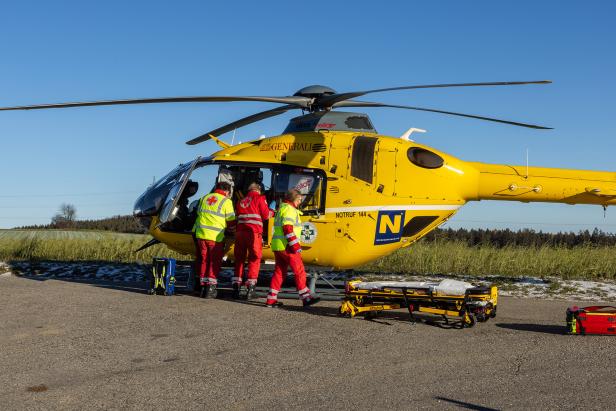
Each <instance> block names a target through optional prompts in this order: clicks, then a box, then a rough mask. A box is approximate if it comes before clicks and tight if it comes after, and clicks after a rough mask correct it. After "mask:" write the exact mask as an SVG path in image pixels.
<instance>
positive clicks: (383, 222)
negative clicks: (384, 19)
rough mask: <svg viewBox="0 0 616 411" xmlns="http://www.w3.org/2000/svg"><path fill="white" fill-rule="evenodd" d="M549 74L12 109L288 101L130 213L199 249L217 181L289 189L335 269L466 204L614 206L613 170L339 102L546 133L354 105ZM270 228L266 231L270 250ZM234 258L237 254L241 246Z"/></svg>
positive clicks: (402, 242) (401, 240) (213, 134)
mask: <svg viewBox="0 0 616 411" xmlns="http://www.w3.org/2000/svg"><path fill="white" fill-rule="evenodd" d="M548 83H550V81H525V82H491V83H462V84H434V85H418V86H404V87H393V88H385V89H375V90H366V91H358V92H346V93H337V92H336V91H335V90H333V89H331V88H329V87H326V86H318V85H314V86H308V87H304V88H302V89H301V90H299V91H297V92H296V93H295V94H294V95H293V96H284V97H267V96H265V97H262V96H239V97H227V96H218V97H209V96H200V97H169V98H151V99H133V100H109V101H94V102H79V103H60V104H45V105H35V106H20V107H5V108H0V110H30V109H46V108H66V107H82V106H101V105H118V104H142V103H145V104H148V103H174V102H231V101H257V102H268V103H279V104H283V105H282V106H279V107H276V108H274V109H271V110H267V111H263V112H260V113H257V114H254V115H251V116H248V117H245V118H243V119H240V120H237V121H235V122H233V123H230V124H227V125H225V126H223V127H220V128H217V129H216V130H212V131H210V132H208V133H205V134H203V135H201V136H199V137H197V138H194V139H192V140H190V141H188V142H187V144H191V145H192V144H197V143H201V142H204V141H206V140H209V139H213V140H214V141H215V142H216V143H217V144H218V145H219V146H220V147H221V150H219V151H217V152H215V153H213V154H211V155H209V156H207V157H199V158H197V159H195V160H193V161H191V162H187V163H184V164H180V165H179V166H177V167H176V168H175V169H173V170H172V171H171V172H169V173H168V174H167V175H166V176H165V177H163V178H162V179H160V180H159V181H157V182H156V183H154V184H153V185H152V186H150V187H149V188H148V189H147V190H146V191H145V192H144V193H143V194H142V195H141V196H140V197H139V198H138V199H137V201H136V203H135V208H134V216H135V217H136V218H137V219H138V220H139V221H140V223H141V224H142V225H144V226H145V227H146V228H147V229H148V231H149V233H150V234H151V235H152V236H153V237H154V239H153V240H152V241H150V242H148V243H147V244H146V245H144V247H142V249H143V248H145V247H147V246H149V245H152V244H155V243H158V242H162V243H164V244H166V245H167V246H168V247H169V248H170V249H173V250H175V251H178V252H180V253H184V254H194V253H195V247H194V243H193V239H192V235H191V227H192V222H193V221H194V208H195V206H196V203H197V202H198V199H199V198H200V197H201V195H203V194H205V193H207V192H209V189H210V188H211V187H212V186H213V184H214V183H215V182H216V181H227V182H229V183H231V184H232V186H233V188H234V190H233V191H234V193H233V194H232V195H233V197H234V199H236V200H239V199H240V198H241V193H243V192H245V190H246V188H247V187H248V185H249V184H250V183H253V182H258V183H260V184H261V185H262V186H263V188H264V193H265V195H266V198H267V200H268V202H270V203H271V207H272V208H274V207H276V205H277V204H279V203H280V201H281V199H282V197H283V196H284V193H285V192H287V191H288V190H289V189H290V188H296V189H298V190H299V191H300V192H301V193H302V194H303V195H304V201H303V203H302V205H301V207H300V208H301V210H302V212H303V217H302V222H303V230H302V234H301V239H300V241H301V243H302V248H303V249H304V252H303V254H302V256H303V259H304V262H305V263H307V264H310V265H316V266H324V267H331V268H338V269H346V268H353V267H355V266H358V265H360V264H363V263H366V262H368V261H371V260H374V259H376V258H379V257H382V256H384V255H387V254H390V253H392V252H394V251H396V250H397V249H399V248H403V247H408V246H410V245H411V244H412V243H413V242H415V241H417V240H418V239H419V238H421V237H422V236H424V235H426V234H427V233H428V232H430V231H431V230H433V229H434V228H436V227H438V226H439V225H441V224H443V223H444V222H445V221H447V219H449V218H450V217H451V216H452V215H454V214H455V213H456V212H457V211H458V209H459V208H460V207H462V206H463V205H464V204H466V203H467V202H468V201H478V200H506V201H523V202H531V201H533V202H535V201H541V202H554V203H567V204H598V205H602V206H608V205H613V204H616V173H614V172H604V171H585V170H567V169H556V168H539V167H528V166H511V165H499V164H485V163H478V162H466V161H463V160H460V159H458V158H456V157H453V156H451V155H449V154H446V153H443V152H441V151H439V150H436V149H433V148H430V147H428V146H425V145H422V144H418V143H416V142H415V141H413V140H412V139H410V136H411V133H412V132H414V131H417V129H410V130H409V131H407V132H406V133H404V135H402V136H401V137H389V136H384V135H380V134H378V133H377V131H376V130H375V128H374V126H373V125H372V122H371V121H370V118H369V117H368V116H367V115H366V114H362V113H355V112H353V113H350V112H340V111H334V109H338V108H342V107H355V108H361V107H367V108H368V107H392V108H400V109H410V110H419V111H428V112H434V113H441V114H448V115H454V116H461V117H468V118H475V119H480V120H487V121H493V122H498V123H504V124H511V125H515V126H522V127H530V128H535V129H548V127H542V126H537V125H532V124H525V123H519V122H513V121H507V120H500V119H495V118H491V117H484V116H476V115H470V114H462V113H455V112H450V111H443V110H436V109H429V108H422V107H411V106H400V105H390V104H384V103H376V102H369V101H358V100H354V99H355V98H357V97H361V96H363V95H366V94H372V93H379V92H388V91H396V90H412V89H425V88H442V87H478V86H513V85H524V84H548ZM294 109H300V110H302V115H301V116H299V117H295V118H293V119H291V120H290V122H289V124H288V125H287V127H286V129H285V130H284V131H283V133H282V134H281V135H278V136H274V137H268V138H263V137H262V138H257V139H255V140H252V141H248V142H245V143H241V144H237V145H229V144H227V143H225V142H223V141H221V140H220V139H219V138H218V137H217V136H220V135H222V134H224V133H226V132H229V131H233V130H235V129H237V128H239V127H242V126H245V125H247V124H250V123H254V122H256V121H259V120H263V119H266V118H269V117H273V116H276V115H279V114H283V113H285V112H287V111H289V110H294ZM272 231H273V225H272V224H270V225H269V227H268V228H267V229H266V230H265V233H264V245H263V257H264V259H273V252H272V251H271V250H270V248H269V243H270V240H271V238H272ZM227 256H228V257H229V258H230V259H232V258H233V252H232V250H231V249H229V250H228V252H227Z"/></svg>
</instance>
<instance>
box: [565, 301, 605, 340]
mask: <svg viewBox="0 0 616 411" xmlns="http://www.w3.org/2000/svg"><path fill="white" fill-rule="evenodd" d="M567 332H568V333H569V334H582V335H585V334H601V335H616V307H612V306H609V305H593V306H590V307H582V308H580V307H576V306H573V307H569V308H567Z"/></svg>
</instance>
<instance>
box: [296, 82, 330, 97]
mask: <svg viewBox="0 0 616 411" xmlns="http://www.w3.org/2000/svg"><path fill="white" fill-rule="evenodd" d="M332 94H336V90H334V89H333V88H331V87H327V86H319V85H316V84H315V85H313V86H308V87H304V88H302V89H299V90H297V91H296V92H295V94H293V95H294V96H298V97H308V98H317V97H322V96H330V95H332Z"/></svg>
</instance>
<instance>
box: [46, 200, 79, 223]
mask: <svg viewBox="0 0 616 411" xmlns="http://www.w3.org/2000/svg"><path fill="white" fill-rule="evenodd" d="M76 218H77V209H76V208H75V206H74V205H72V204H68V203H62V204H61V205H60V208H59V210H58V213H57V214H56V215H54V216H53V217H52V218H51V224H52V225H54V226H55V227H56V228H66V227H70V226H72V225H73V223H74V221H75V219H76Z"/></svg>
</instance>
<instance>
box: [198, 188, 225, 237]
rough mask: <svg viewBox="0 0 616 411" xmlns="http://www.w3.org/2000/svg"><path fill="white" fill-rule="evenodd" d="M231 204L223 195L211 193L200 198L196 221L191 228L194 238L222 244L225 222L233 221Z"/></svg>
mask: <svg viewBox="0 0 616 411" xmlns="http://www.w3.org/2000/svg"><path fill="white" fill-rule="evenodd" d="M234 220H235V213H234V212H233V204H232V202H231V200H229V199H228V198H227V197H225V196H224V195H222V194H220V193H217V192H213V193H211V194H208V195H206V196H204V197H203V198H201V200H200V201H199V208H198V209H197V219H196V221H195V225H194V226H193V231H194V232H195V237H197V238H200V239H203V240H211V241H216V242H217V243H220V242H222V241H223V240H224V239H225V228H226V227H227V221H234Z"/></svg>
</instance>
